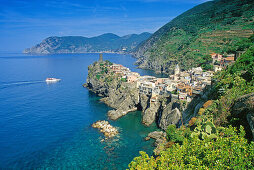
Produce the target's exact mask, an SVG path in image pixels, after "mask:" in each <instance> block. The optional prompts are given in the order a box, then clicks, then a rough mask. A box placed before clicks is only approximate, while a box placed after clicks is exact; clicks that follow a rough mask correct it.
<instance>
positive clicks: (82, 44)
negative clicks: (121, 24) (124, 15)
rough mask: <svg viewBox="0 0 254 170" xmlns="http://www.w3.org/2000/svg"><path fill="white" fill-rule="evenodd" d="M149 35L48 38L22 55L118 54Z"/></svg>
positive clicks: (128, 49) (131, 47)
mask: <svg viewBox="0 0 254 170" xmlns="http://www.w3.org/2000/svg"><path fill="white" fill-rule="evenodd" d="M150 35H151V34H150V33H147V32H145V33H142V34H130V35H126V36H123V37H119V36H117V35H115V34H112V33H107V34H103V35H100V36H97V37H91V38H87V37H82V36H64V37H48V38H46V39H45V40H43V41H42V42H41V43H39V44H37V45H36V46H34V47H32V48H27V49H25V50H24V53H38V54H50V53H84V52H103V51H104V52H105V51H108V52H119V51H126V52H129V51H130V50H132V49H134V48H135V47H136V46H137V45H138V44H139V43H141V42H142V41H144V40H146V39H147V38H149V36H150Z"/></svg>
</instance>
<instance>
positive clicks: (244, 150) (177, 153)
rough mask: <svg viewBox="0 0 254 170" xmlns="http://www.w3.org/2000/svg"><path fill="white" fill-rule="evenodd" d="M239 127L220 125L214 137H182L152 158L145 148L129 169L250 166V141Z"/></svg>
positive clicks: (253, 153)
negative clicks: (215, 137) (222, 126)
mask: <svg viewBox="0 0 254 170" xmlns="http://www.w3.org/2000/svg"><path fill="white" fill-rule="evenodd" d="M244 135H245V132H244V130H243V127H241V128H240V133H237V130H236V128H233V127H232V126H230V127H229V128H220V136H219V137H218V138H217V139H216V140H212V139H209V138H204V140H199V139H198V138H194V139H192V140H188V139H185V140H184V142H183V145H179V144H175V145H172V147H169V148H168V149H167V150H166V151H162V152H161V153H160V155H159V156H158V157H157V158H156V159H155V158H154V157H153V156H151V157H149V156H148V155H147V154H146V153H145V152H140V154H141V156H139V157H136V158H134V160H133V161H132V162H131V163H130V164H129V168H130V169H162V170H164V169H253V167H254V143H253V142H251V143H250V144H248V142H247V140H246V139H245V138H244Z"/></svg>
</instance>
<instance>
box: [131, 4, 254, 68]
mask: <svg viewBox="0 0 254 170" xmlns="http://www.w3.org/2000/svg"><path fill="white" fill-rule="evenodd" d="M253 28H254V2H253V1H252V0H228V1H226V0H215V1H209V2H205V3H203V4H201V5H198V6H196V7H194V8H192V9H190V10H188V11H186V12H185V13H183V14H181V15H179V16H178V17H176V18H175V19H173V20H172V21H171V22H169V23H168V24H166V25H165V26H163V27H162V28H160V29H159V30H158V31H157V32H155V33H154V34H153V35H152V36H151V37H150V38H149V39H148V40H147V41H146V42H144V43H143V44H142V45H140V46H139V48H137V50H136V51H137V54H138V55H139V56H145V60H147V61H148V62H149V63H157V64H156V66H158V65H161V66H165V68H166V69H170V68H173V67H172V66H171V65H172V64H174V63H176V62H177V63H179V64H180V67H181V68H182V69H185V70H187V69H189V68H191V67H196V66H202V68H204V69H205V70H209V69H212V66H211V65H209V63H207V61H205V60H206V59H205V58H204V56H205V57H207V55H210V54H211V53H213V52H215V53H220V54H225V53H227V52H228V53H231V52H232V50H233V51H236V50H235V49H232V48H237V51H239V50H240V51H242V49H243V48H244V47H243V48H242V47H241V46H238V45H237V43H238V42H239V40H242V41H245V40H246V39H247V38H248V37H250V36H251V35H252V34H253ZM238 47H239V48H238ZM169 66H170V67H169Z"/></svg>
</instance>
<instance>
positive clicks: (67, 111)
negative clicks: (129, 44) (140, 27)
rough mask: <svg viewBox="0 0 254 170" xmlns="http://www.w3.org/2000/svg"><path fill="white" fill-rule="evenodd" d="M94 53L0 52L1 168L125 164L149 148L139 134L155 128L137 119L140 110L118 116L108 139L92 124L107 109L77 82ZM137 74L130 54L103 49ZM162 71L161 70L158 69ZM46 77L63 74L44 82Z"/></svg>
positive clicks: (103, 116)
mask: <svg viewBox="0 0 254 170" xmlns="http://www.w3.org/2000/svg"><path fill="white" fill-rule="evenodd" d="M97 59H98V54H61V55H60V54H59V55H47V56H27V55H23V54H0V125H1V128H0V151H1V152H0V169H10V168H11V169H37V168H38V169H46V168H49V169H64V168H78V169H125V168H127V167H128V163H129V162H130V161H131V160H132V159H133V157H135V156H138V155H139V151H140V150H144V151H146V152H148V153H149V154H152V150H153V146H152V145H153V144H152V143H153V142H152V141H144V139H143V138H144V137H145V136H146V135H147V133H149V132H150V131H153V130H155V129H157V128H156V125H152V126H151V127H145V126H143V125H142V124H141V112H138V111H137V112H132V113H129V114H128V115H126V116H125V117H122V118H120V119H119V120H117V121H110V123H111V124H112V125H113V126H116V127H119V129H120V135H119V137H117V138H114V139H112V140H109V141H107V142H101V141H100V140H101V139H102V138H103V136H102V134H100V133H99V132H98V131H97V130H96V129H93V128H92V127H91V124H92V123H93V122H95V121H97V120H107V119H108V118H107V116H106V114H107V111H108V110H110V108H109V107H107V106H106V105H105V104H103V103H101V102H100V101H99V97H97V96H96V95H94V94H93V93H91V92H89V91H88V90H87V89H86V88H83V87H82V84H83V83H84V82H85V80H86V76H87V67H88V65H89V64H91V63H93V62H94V61H96V60H97ZM104 59H107V60H110V61H112V62H115V63H121V64H123V65H124V66H127V67H129V68H130V69H131V70H132V71H137V72H139V73H140V74H141V75H146V74H148V75H153V74H154V73H153V72H151V71H148V70H141V69H136V68H135V66H134V65H133V63H134V62H135V59H134V58H132V57H131V56H129V55H118V54H104ZM159 76H161V75H159ZM46 77H56V78H60V79H62V81H61V82H59V83H55V84H46V83H45V82H44V80H45V78H46Z"/></svg>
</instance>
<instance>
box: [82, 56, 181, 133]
mask: <svg viewBox="0 0 254 170" xmlns="http://www.w3.org/2000/svg"><path fill="white" fill-rule="evenodd" d="M111 64H112V63H110V62H109V61H103V62H95V63H94V64H92V65H90V66H89V67H88V77H87V81H86V84H84V86H85V87H87V88H88V89H89V90H90V91H92V92H94V93H96V94H97V95H99V96H102V97H103V98H102V99H101V101H103V102H104V103H106V104H107V105H108V106H110V107H112V108H114V110H110V111H109V112H108V116H109V118H110V119H113V120H116V119H118V118H120V117H122V116H124V115H126V114H127V113H128V112H130V111H135V110H140V111H142V123H143V124H145V125H146V126H149V125H151V124H152V123H153V122H156V124H157V125H158V126H159V127H161V128H163V129H166V128H167V126H168V125H169V124H177V125H178V124H181V123H179V122H180V121H181V112H180V111H179V110H182V108H181V106H180V105H178V104H177V102H178V100H177V99H173V97H172V96H168V95H167V96H160V97H159V98H158V101H157V102H150V99H151V96H149V95H145V94H141V93H139V90H138V88H137V86H136V83H127V82H125V81H123V80H122V79H121V77H118V76H117V74H115V73H113V72H111V71H110V70H109V67H110V65H111ZM165 108H166V109H165Z"/></svg>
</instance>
